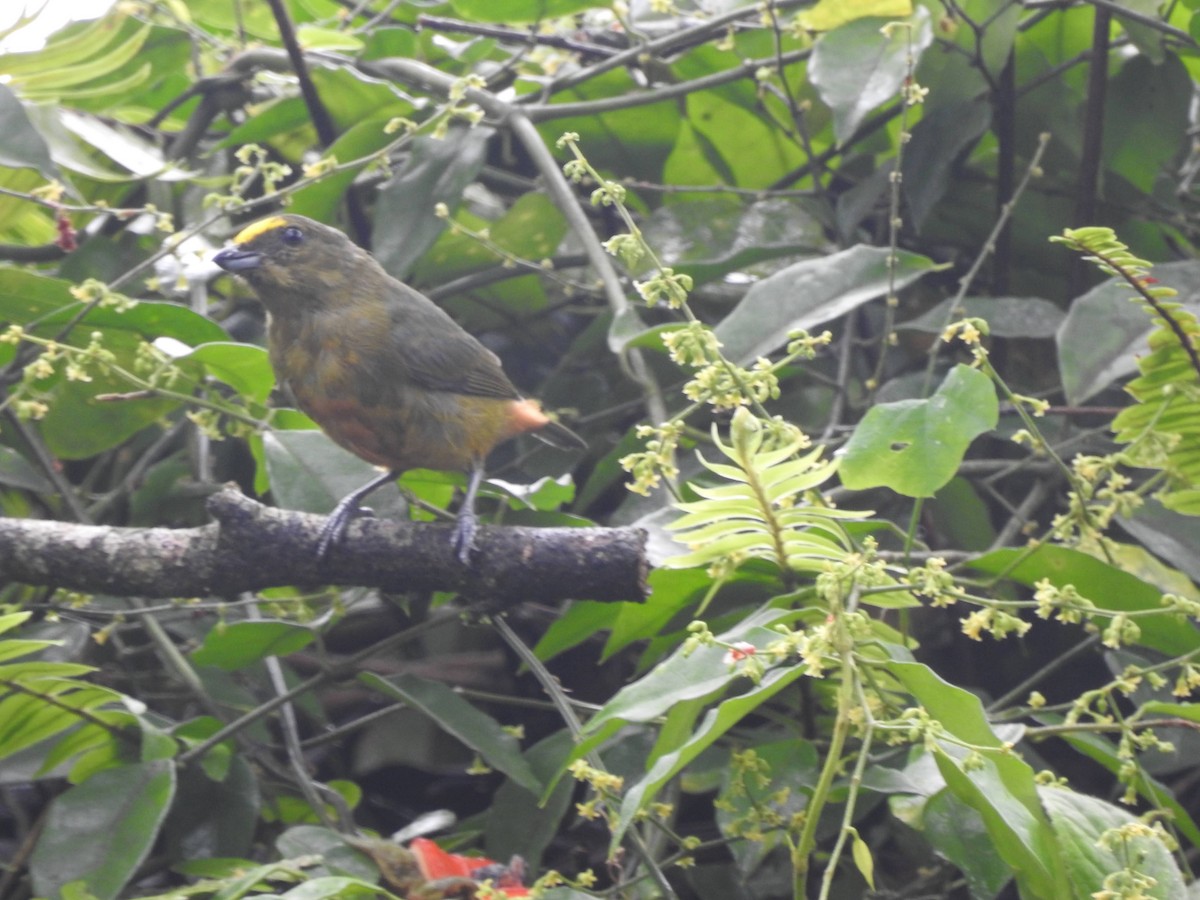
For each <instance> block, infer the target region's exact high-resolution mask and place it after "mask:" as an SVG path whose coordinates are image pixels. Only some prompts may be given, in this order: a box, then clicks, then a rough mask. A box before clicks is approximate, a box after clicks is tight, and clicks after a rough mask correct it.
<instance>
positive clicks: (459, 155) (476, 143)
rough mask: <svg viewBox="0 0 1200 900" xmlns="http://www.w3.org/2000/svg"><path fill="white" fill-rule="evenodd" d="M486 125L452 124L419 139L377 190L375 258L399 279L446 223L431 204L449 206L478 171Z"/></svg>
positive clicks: (486, 137)
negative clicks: (440, 132) (436, 134)
mask: <svg viewBox="0 0 1200 900" xmlns="http://www.w3.org/2000/svg"><path fill="white" fill-rule="evenodd" d="M493 134H494V132H493V130H492V129H491V128H485V127H482V126H479V127H476V128H455V129H452V130H451V131H450V133H449V134H448V135H447V136H446V137H445V138H444V139H442V140H436V139H434V138H418V139H417V140H416V141H414V142H413V148H412V153H411V154H410V156H409V157H408V160H407V162H405V164H404V167H403V168H402V169H400V171H398V172H397V173H396V174H395V175H394V176H392V178H391V179H390V180H389V181H388V182H387V183H386V184H385V185H384V186H383V187H382V188H381V189H380V191H379V198H378V200H377V202H376V204H375V235H374V236H375V257H376V259H378V260H379V262H380V263H381V264H382V265H383V267H384V268H385V269H387V270H388V272H389V273H391V274H392V275H394V276H395V277H396V278H400V279H403V278H404V277H405V276H407V275H408V273H409V272H410V271H411V270H412V267H413V264H414V263H415V262H416V261H417V259H418V258H420V256H421V255H422V254H423V253H424V252H425V251H426V250H428V249H429V248H430V247H432V246H433V243H434V241H436V240H437V237H438V235H439V234H441V233H442V229H444V228H445V227H446V222H445V221H444V220H442V219H440V218H438V216H437V214H436V213H435V212H434V207H435V206H436V205H437V204H438V203H444V204H446V206H447V207H449V208H450V209H451V210H453V209H454V208H455V207H457V206H458V204H459V203H460V202H461V201H462V194H463V191H464V190H465V189H466V187H467V185H469V184H470V183H471V182H472V181H474V180H475V176H476V175H478V174H479V170H480V169H482V168H483V163H484V159H485V155H486V151H487V144H488V140H489V139H490V138H491V136H492V135H493Z"/></svg>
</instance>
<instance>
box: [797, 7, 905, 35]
mask: <svg viewBox="0 0 1200 900" xmlns="http://www.w3.org/2000/svg"><path fill="white" fill-rule="evenodd" d="M909 15H912V2H911V0H817V2H816V3H815V4H813V5H812V6H811V7H810V8H808V9H805V10H802V11H801V12H800V13H798V14H797V16H796V24H798V25H799V26H800V27H801V28H806V29H808V30H809V31H828V30H830V29H831V28H837V27H838V26H839V25H844V24H845V23H847V22H853V21H854V20H855V19H861V18H864V17H866V16H887V17H888V18H892V19H899V18H903V17H904V16H909Z"/></svg>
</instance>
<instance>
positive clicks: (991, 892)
mask: <svg viewBox="0 0 1200 900" xmlns="http://www.w3.org/2000/svg"><path fill="white" fill-rule="evenodd" d="M926 758H928V757H926ZM939 781H941V782H942V783H945V782H944V779H941V778H940V777H939ZM920 822H921V832H922V834H924V835H925V839H926V840H928V841H929V843H930V846H932V847H933V848H934V850H936V851H937V852H938V853H939V854H942V855H943V856H945V857H946V859H948V860H950V862H951V863H952V864H953V865H955V866H957V867H958V868H959V869H960V870H962V873H963V877H964V878H965V879H966V881H967V886H968V887H969V888H970V889H971V896H973V897H995V896H996V895H997V894H999V893H1000V891H1001V890H1002V889H1003V888H1004V885H1005V884H1006V883H1007V882H1008V881H1010V880H1011V879H1012V870H1011V869H1010V868H1009V867H1008V866H1007V865H1005V863H1004V860H1003V859H1001V858H1000V857H999V856H998V855H997V853H996V847H995V844H994V843H993V841H992V837H991V835H990V834H988V830H987V828H986V827H985V826H984V824H983V817H982V816H980V815H979V813H978V812H976V811H975V810H974V809H972V808H971V807H970V806H968V805H967V804H966V803H964V802H963V801H962V800H960V799H958V797H957V796H956V795H955V794H954V792H953V791H951V790H949V789H943V790H940V791H938V792H937V793H935V794H934V795H933V796H932V797H930V798H929V799H928V801H927V802H926V803H925V805H924V807H922V808H921V811H920Z"/></svg>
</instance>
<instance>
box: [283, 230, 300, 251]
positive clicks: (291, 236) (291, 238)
mask: <svg viewBox="0 0 1200 900" xmlns="http://www.w3.org/2000/svg"><path fill="white" fill-rule="evenodd" d="M283 242H284V243H285V244H287V245H289V246H291V247H295V246H298V245H299V244H302V243H304V232H303V231H301V230H300V229H299V228H297V227H296V226H295V225H289V226H288V227H287V228H285V229H283Z"/></svg>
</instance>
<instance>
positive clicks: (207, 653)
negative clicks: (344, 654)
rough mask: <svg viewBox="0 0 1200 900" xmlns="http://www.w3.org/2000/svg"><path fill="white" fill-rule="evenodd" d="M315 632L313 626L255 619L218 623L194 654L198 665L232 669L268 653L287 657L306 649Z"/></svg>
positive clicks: (268, 654)
mask: <svg viewBox="0 0 1200 900" xmlns="http://www.w3.org/2000/svg"><path fill="white" fill-rule="evenodd" d="M315 638H316V635H315V634H314V633H313V630H312V629H311V628H306V627H305V626H303V625H297V624H295V623H293V622H278V621H253V622H232V623H230V624H228V625H218V626H216V627H215V628H213V629H211V630H210V631H209V632H208V634H207V635H205V637H204V643H203V644H201V645H200V646H199V647H197V648H196V650H195V651H193V653H192V661H193V662H194V663H196V665H199V666H216V667H217V668H219V669H225V670H227V671H233V670H235V669H241V668H244V667H245V666H248V665H250V664H251V663H255V662H258V661H259V660H260V659H264V658H265V657H268V656H287V655H288V654H290V653H295V652H297V651H298V650H303V649H304V648H305V647H307V646H308V645H309V644H311V643H312V642H313V640H314V639H315Z"/></svg>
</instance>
